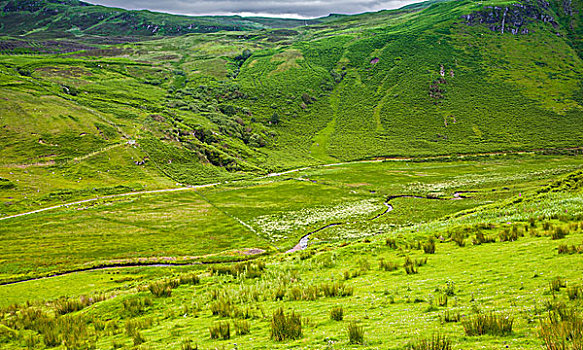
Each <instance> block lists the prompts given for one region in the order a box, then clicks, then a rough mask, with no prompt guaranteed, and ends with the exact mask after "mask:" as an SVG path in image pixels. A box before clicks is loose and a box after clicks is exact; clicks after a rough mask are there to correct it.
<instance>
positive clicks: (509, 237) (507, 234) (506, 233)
mask: <svg viewBox="0 0 583 350" xmlns="http://www.w3.org/2000/svg"><path fill="white" fill-rule="evenodd" d="M518 236H519V234H518V231H517V230H512V231H511V230H509V229H507V228H506V229H504V230H503V231H502V232H500V235H499V237H500V242H514V241H517V240H518Z"/></svg>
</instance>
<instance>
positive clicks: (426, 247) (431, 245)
mask: <svg viewBox="0 0 583 350" xmlns="http://www.w3.org/2000/svg"><path fill="white" fill-rule="evenodd" d="M423 252H424V253H425V254H435V240H434V239H433V238H430V239H429V241H428V242H427V243H425V244H423Z"/></svg>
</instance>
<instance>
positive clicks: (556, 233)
mask: <svg viewBox="0 0 583 350" xmlns="http://www.w3.org/2000/svg"><path fill="white" fill-rule="evenodd" d="M565 236H567V230H565V229H564V228H563V227H561V226H557V227H555V229H554V230H553V233H552V234H551V239H563V238H565Z"/></svg>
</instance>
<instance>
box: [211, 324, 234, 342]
mask: <svg viewBox="0 0 583 350" xmlns="http://www.w3.org/2000/svg"><path fill="white" fill-rule="evenodd" d="M209 332H210V336H211V339H223V340H227V339H231V324H230V323H229V321H219V322H216V323H215V324H214V326H211V327H209Z"/></svg>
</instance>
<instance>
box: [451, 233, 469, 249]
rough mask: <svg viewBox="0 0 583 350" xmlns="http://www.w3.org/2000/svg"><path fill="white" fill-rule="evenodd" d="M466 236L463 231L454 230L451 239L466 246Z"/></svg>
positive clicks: (461, 245)
mask: <svg viewBox="0 0 583 350" xmlns="http://www.w3.org/2000/svg"><path fill="white" fill-rule="evenodd" d="M465 239H466V237H465V235H464V233H463V232H454V233H453V234H452V235H451V240H452V241H454V242H455V243H456V244H457V245H458V246H459V247H465V246H466V241H465Z"/></svg>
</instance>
